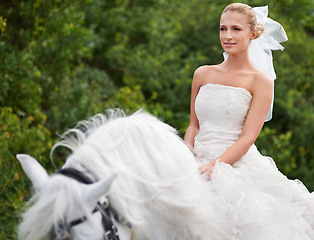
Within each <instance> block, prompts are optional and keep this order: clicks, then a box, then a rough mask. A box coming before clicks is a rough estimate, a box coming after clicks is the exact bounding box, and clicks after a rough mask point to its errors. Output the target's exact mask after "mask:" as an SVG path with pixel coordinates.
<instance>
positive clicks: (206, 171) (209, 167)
mask: <svg viewBox="0 0 314 240" xmlns="http://www.w3.org/2000/svg"><path fill="white" fill-rule="evenodd" d="M215 164H216V160H214V161H212V162H210V163H208V164H205V165H203V166H201V167H200V172H201V174H203V175H204V176H205V177H206V179H207V180H209V179H210V176H211V174H212V172H213V169H214V167H215Z"/></svg>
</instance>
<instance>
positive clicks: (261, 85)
mask: <svg viewBox="0 0 314 240" xmlns="http://www.w3.org/2000/svg"><path fill="white" fill-rule="evenodd" d="M273 86H274V81H273V80H272V79H271V78H270V77H268V76H267V75H265V74H264V73H261V72H256V73H255V74H254V80H253V81H252V91H253V92H264V91H266V92H268V91H271V92H272V90H273Z"/></svg>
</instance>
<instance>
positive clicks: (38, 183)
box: [16, 154, 49, 191]
mask: <svg viewBox="0 0 314 240" xmlns="http://www.w3.org/2000/svg"><path fill="white" fill-rule="evenodd" d="M16 158H17V159H18V160H19V162H20V163H21V165H22V168H23V171H24V172H25V173H26V175H27V176H28V178H29V179H30V180H31V182H32V184H33V186H34V188H35V189H36V191H40V189H41V187H42V185H43V184H44V183H45V182H46V181H47V180H48V178H49V176H48V174H47V172H46V170H45V169H44V168H43V167H42V166H41V165H40V163H39V162H38V161H37V160H36V159H35V158H33V157H31V156H29V155H27V154H17V155H16Z"/></svg>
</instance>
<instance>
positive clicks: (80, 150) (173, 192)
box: [25, 110, 225, 240]
mask: <svg viewBox="0 0 314 240" xmlns="http://www.w3.org/2000/svg"><path fill="white" fill-rule="evenodd" d="M60 146H63V147H66V148H69V149H70V150H71V151H72V154H71V155H70V156H69V157H68V158H67V161H66V163H65V165H64V166H65V167H73V168H76V169H78V170H80V171H85V173H87V174H89V176H93V177H94V181H97V180H100V179H103V178H106V177H107V176H108V175H109V174H110V173H111V172H112V171H114V172H115V173H116V175H117V178H116V179H115V181H114V182H113V184H112V186H111V189H110V192H109V201H110V204H111V205H112V206H113V207H114V208H115V209H116V210H118V212H119V213H120V214H121V215H123V216H124V217H125V218H126V219H127V220H128V221H130V222H131V223H132V225H133V229H134V233H135V236H134V239H156V240H157V239H189V240H190V239H191V240H192V239H208V236H209V235H211V238H212V239H218V238H219V235H218V233H219V230H217V229H221V232H223V231H224V230H225V227H224V226H222V225H219V223H218V222H217V221H215V215H216V214H217V210H215V209H213V208H212V207H211V201H215V200H214V199H213V196H211V195H210V191H209V190H208V187H209V185H208V184H207V183H206V182H205V181H204V179H202V178H201V176H200V174H199V173H198V164H197V163H196V161H195V158H194V156H193V154H192V153H191V152H190V150H189V148H188V147H187V146H186V145H185V143H184V141H183V140H182V139H181V138H180V137H179V136H178V134H177V131H176V130H175V129H174V128H172V127H171V126H169V125H168V124H165V123H163V122H162V121H160V120H159V119H157V118H156V117H153V116H151V115H150V114H148V113H145V112H143V111H138V112H136V113H134V114H132V115H130V116H126V115H125V114H124V113H123V111H121V110H110V111H108V112H107V114H106V115H105V114H97V115H96V116H94V117H92V118H90V119H89V120H85V121H82V122H80V123H79V124H78V125H77V126H76V128H74V129H71V130H69V131H67V132H66V133H65V134H64V135H63V136H62V138H61V140H60V141H59V142H58V143H57V144H56V145H54V147H53V148H52V153H53V151H54V150H55V149H56V148H57V147H60ZM58 211H59V210H58ZM60 213H61V211H60ZM50 222H51V221H50ZM218 225H219V226H218ZM28 227H30V225H28ZM25 229H27V228H26V227H25ZM165 229H167V230H165ZM215 234H217V235H215ZM201 236H203V237H204V236H205V238H202V237H201ZM215 237H216V238H215Z"/></svg>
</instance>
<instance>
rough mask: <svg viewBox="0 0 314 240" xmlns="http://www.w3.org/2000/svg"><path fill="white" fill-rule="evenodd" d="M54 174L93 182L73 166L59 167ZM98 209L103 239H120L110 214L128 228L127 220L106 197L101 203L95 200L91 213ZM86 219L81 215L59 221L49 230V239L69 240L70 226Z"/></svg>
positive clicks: (79, 180)
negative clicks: (65, 221)
mask: <svg viewBox="0 0 314 240" xmlns="http://www.w3.org/2000/svg"><path fill="white" fill-rule="evenodd" d="M56 174H61V175H63V176H66V177H69V178H72V179H74V180H76V181H78V182H81V183H84V184H91V183H93V181H91V180H90V179H89V178H88V177H87V176H85V175H84V174H82V173H81V172H80V171H78V170H76V169H74V168H61V169H59V170H58V171H57V172H56ZM98 211H99V212H100V213H101V215H102V220H101V221H102V225H103V229H104V231H105V235H104V240H120V238H119V234H118V229H117V227H116V226H115V225H114V223H113V222H112V220H111V215H113V217H114V219H115V220H116V221H118V222H121V223H124V224H125V225H127V226H128V227H129V228H131V227H132V226H131V224H130V223H129V222H127V221H126V220H125V219H124V218H123V217H122V216H120V215H119V214H118V212H117V211H116V210H115V209H114V208H112V207H111V206H110V204H109V201H108V199H107V200H106V201H105V202H103V203H100V202H97V205H96V207H95V209H94V210H93V212H92V213H95V212H98ZM86 220H87V218H86V217H85V216H83V217H81V218H78V219H76V220H73V221H71V222H70V223H61V222H60V223H59V224H58V229H53V230H54V231H52V232H51V239H60V240H70V239H71V233H70V230H71V228H72V227H74V226H76V225H79V224H81V223H83V222H85V221H86Z"/></svg>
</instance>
